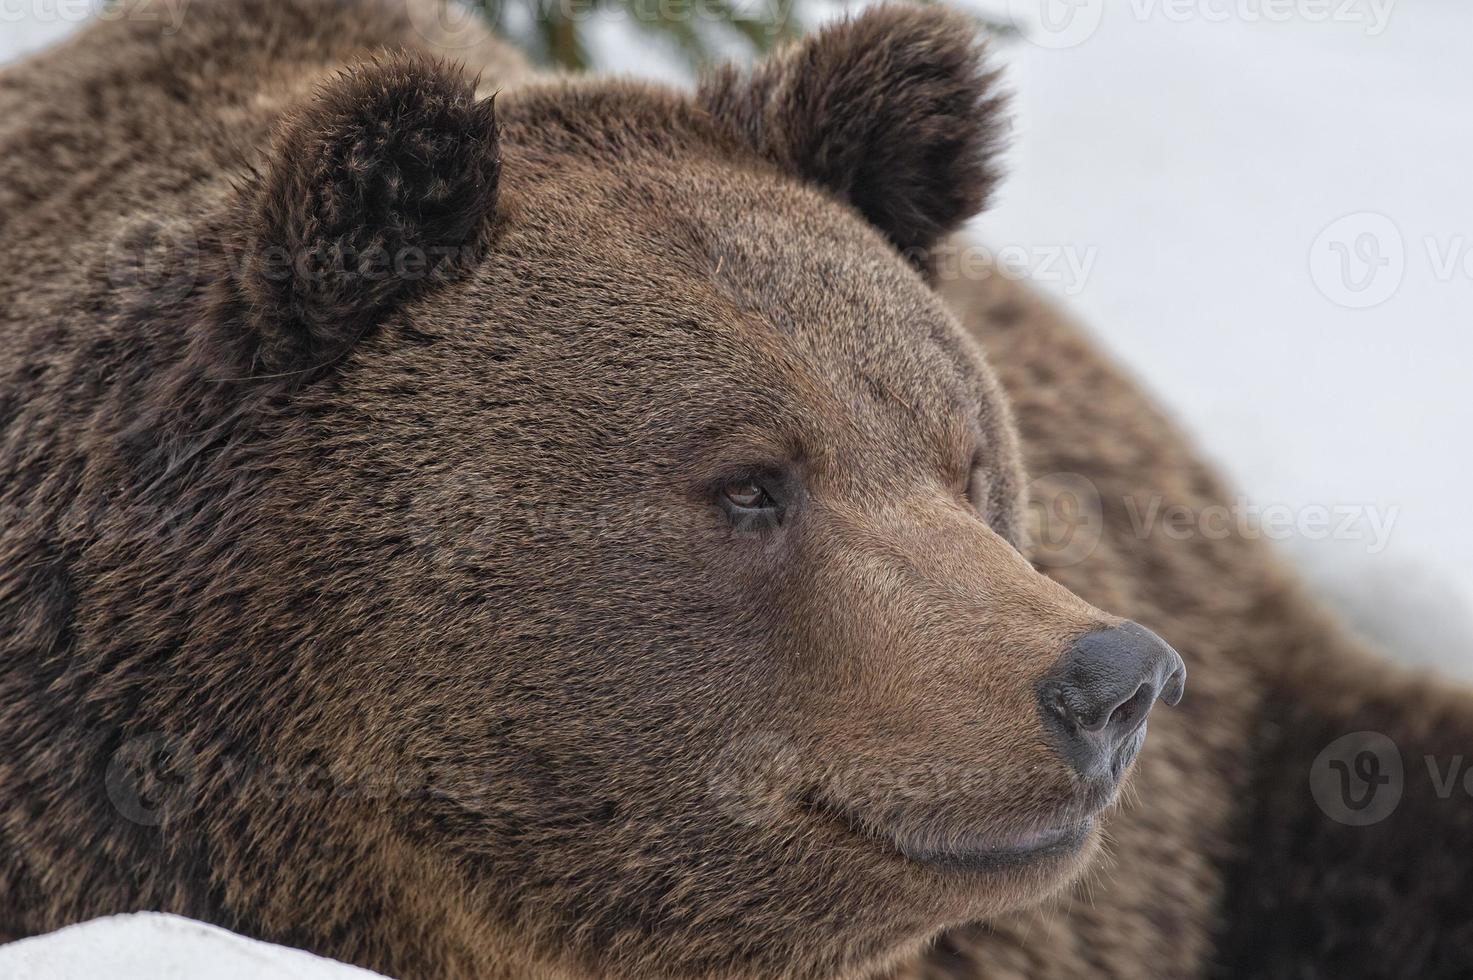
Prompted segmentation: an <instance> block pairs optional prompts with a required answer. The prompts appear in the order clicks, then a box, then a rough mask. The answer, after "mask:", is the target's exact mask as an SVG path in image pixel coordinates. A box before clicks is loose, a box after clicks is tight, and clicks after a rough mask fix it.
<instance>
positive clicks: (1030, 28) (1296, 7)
mask: <svg viewBox="0 0 1473 980" xmlns="http://www.w3.org/2000/svg"><path fill="white" fill-rule="evenodd" d="M1395 3H1396V0H1130V2H1129V6H1128V9H1120V10H1117V11H1116V12H1117V13H1118V14H1119V15H1122V16H1128V17H1129V18H1130V19H1131V20H1133V21H1136V22H1137V23H1145V22H1147V21H1155V20H1159V21H1165V22H1167V23H1171V24H1186V23H1191V22H1199V23H1207V24H1222V23H1227V22H1229V21H1233V22H1237V23H1243V24H1287V23H1291V22H1296V21H1297V22H1301V23H1306V24H1353V25H1357V26H1360V27H1362V28H1364V30H1365V33H1366V35H1367V36H1368V37H1376V36H1378V35H1380V34H1381V33H1383V32H1384V31H1385V30H1386V26H1387V24H1388V23H1389V22H1390V19H1391V9H1392V7H1393V6H1394V5H1395ZM1106 6H1107V0H1008V18H1009V20H1010V21H1011V23H1012V26H1013V27H1014V28H1015V29H1016V30H1017V31H1018V33H1020V34H1022V35H1023V36H1024V37H1026V38H1027V39H1028V40H1030V41H1032V42H1033V43H1034V44H1037V45H1038V46H1040V47H1044V48H1072V47H1074V46H1076V45H1079V44H1083V43H1084V42H1085V41H1088V40H1089V39H1090V38H1091V37H1093V36H1094V35H1095V32H1096V31H1098V30H1099V28H1100V24H1101V23H1103V21H1104V18H1105V8H1106Z"/></svg>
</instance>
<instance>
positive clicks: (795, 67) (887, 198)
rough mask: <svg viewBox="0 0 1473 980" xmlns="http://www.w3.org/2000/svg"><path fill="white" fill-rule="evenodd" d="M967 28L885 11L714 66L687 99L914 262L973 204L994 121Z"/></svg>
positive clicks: (990, 171) (996, 139) (986, 75)
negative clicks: (745, 60)
mask: <svg viewBox="0 0 1473 980" xmlns="http://www.w3.org/2000/svg"><path fill="white" fill-rule="evenodd" d="M995 82H996V75H995V74H994V73H992V72H989V71H988V70H987V69H986V67H985V64H984V61H983V57H982V47H981V44H980V43H979V42H978V41H977V32H976V26H975V24H974V23H973V22H972V21H971V20H970V19H969V18H967V17H966V16H965V15H962V14H959V13H955V12H951V11H947V10H944V9H942V8H940V7H904V6H882V7H877V8H873V9H871V10H869V11H867V12H865V13H863V14H861V15H860V16H858V17H856V18H854V19H852V20H849V21H845V22H843V23H840V24H837V25H835V26H833V27H829V28H827V29H825V30H822V31H820V32H819V33H818V34H816V35H814V36H811V37H809V38H806V39H804V40H803V41H801V42H799V43H798V44H797V45H796V46H794V47H791V48H789V49H787V50H786V51H783V52H781V53H779V54H777V55H775V56H773V57H772V58H770V59H768V60H767V61H766V62H764V63H762V64H760V65H758V66H757V68H756V69H755V70H753V71H752V72H751V73H750V74H746V75H744V74H743V73H741V72H739V71H737V70H736V69H733V68H731V67H726V68H723V69H721V70H719V71H717V72H716V73H715V74H714V75H712V76H711V77H709V78H707V79H706V80H705V81H704V82H703V83H702V85H701V87H700V90H699V94H698V99H699V100H700V102H701V104H702V105H703V106H704V107H705V108H706V109H707V111H708V112H709V113H710V114H711V116H712V117H713V119H714V120H715V122H716V123H717V125H718V126H720V127H722V128H724V129H725V130H727V131H728V132H730V133H732V134H733V135H735V136H736V137H737V138H738V139H740V140H742V141H744V142H746V143H747V144H749V145H751V146H752V147H753V148H754V149H755V150H757V152H758V153H760V154H762V155H763V156H765V157H767V158H769V159H771V160H773V161H774V162H776V163H778V164H779V165H781V166H783V167H784V168H786V169H788V170H790V171H793V172H795V173H796V174H798V175H799V176H801V177H803V178H804V179H806V180H809V181H811V182H813V183H815V184H818V185H821V186H823V187H825V188H827V189H828V190H829V191H831V192H833V193H834V194H836V195H838V196H839V197H840V198H842V199H844V200H846V201H848V202H849V203H850V204H852V205H853V206H854V207H855V208H856V209H858V210H859V212H860V213H861V214H863V215H864V216H865V218H867V219H868V220H869V221H870V222H871V223H872V224H874V225H875V226H876V227H878V228H879V229H880V230H881V231H883V232H885V233H886V234H887V235H888V236H889V237H890V240H891V241H892V242H894V243H895V246H896V247H897V248H899V249H900V250H901V251H902V252H904V253H906V254H907V255H908V256H910V257H911V258H912V260H913V261H915V262H916V263H917V264H918V265H921V266H923V267H924V266H925V265H926V264H927V263H926V259H925V255H924V252H925V250H926V249H929V248H930V247H931V246H933V245H935V244H936V243H937V242H938V241H939V240H940V239H941V238H942V237H943V236H945V235H946V234H947V233H949V232H951V231H953V230H954V229H955V228H956V227H957V226H958V225H960V224H961V223H962V222H963V221H965V220H966V219H967V218H970V217H971V216H972V215H974V214H976V213H977V212H978V211H980V210H982V207H983V206H984V205H985V204H986V202H987V199H988V196H989V195H990V193H991V191H992V188H993V186H994V184H995V183H996V182H997V178H998V174H997V169H996V164H995V162H994V156H995V150H996V149H997V147H998V144H999V143H1000V142H1001V136H1002V133H1003V130H1004V128H1005V124H1004V121H1003V99H1002V98H1001V97H1000V96H999V95H997V94H996V93H995V92H994V91H993V90H994V87H995Z"/></svg>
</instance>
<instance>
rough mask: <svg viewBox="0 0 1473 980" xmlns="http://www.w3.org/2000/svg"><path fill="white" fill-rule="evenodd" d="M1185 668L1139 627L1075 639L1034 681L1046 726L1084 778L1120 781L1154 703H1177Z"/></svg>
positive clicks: (1168, 649) (1183, 685)
mask: <svg viewBox="0 0 1473 980" xmlns="http://www.w3.org/2000/svg"><path fill="white" fill-rule="evenodd" d="M1186 679H1187V668H1186V665H1185V664H1183V663H1182V661H1181V657H1180V656H1178V655H1177V652H1176V651H1175V650H1173V649H1171V647H1170V646H1168V645H1167V643H1166V641H1165V640H1163V639H1161V637H1159V636H1157V635H1156V634H1155V633H1152V632H1151V631H1150V630H1148V629H1146V628H1145V627H1144V626H1141V625H1140V624H1138V623H1125V624H1123V625H1121V626H1117V627H1115V628H1114V629H1107V630H1096V631H1095V632H1093V633H1087V634H1085V635H1084V636H1082V637H1080V638H1079V640H1078V641H1076V642H1075V644H1074V646H1073V647H1071V648H1070V650H1069V652H1068V653H1066V654H1064V656H1063V657H1062V658H1060V660H1059V663H1058V665H1057V666H1056V667H1055V668H1054V670H1053V671H1052V673H1050V674H1049V676H1048V677H1046V678H1044V679H1043V680H1042V681H1040V682H1039V685H1038V703H1039V709H1040V711H1041V712H1042V715H1043V721H1044V726H1045V728H1047V729H1048V730H1049V731H1050V732H1051V733H1052V734H1053V736H1054V739H1055V742H1056V744H1057V745H1058V747H1059V750H1060V751H1061V752H1062V753H1063V754H1064V758H1066V759H1067V760H1068V761H1069V764H1070V765H1072V766H1073V767H1074V768H1075V769H1076V770H1078V772H1079V773H1080V775H1082V776H1110V777H1112V778H1118V777H1119V776H1120V774H1121V773H1122V772H1124V770H1125V767H1126V766H1128V765H1129V764H1130V762H1131V760H1133V759H1134V758H1135V755H1136V753H1137V752H1139V751H1140V747H1141V743H1142V741H1143V740H1144V739H1145V732H1146V715H1147V714H1149V713H1150V711H1151V706H1152V705H1154V704H1155V703H1156V699H1157V698H1162V699H1163V700H1165V701H1166V703H1167V704H1173V705H1174V704H1176V703H1177V702H1179V701H1180V700H1181V696H1182V692H1183V691H1184V690H1185V688H1186Z"/></svg>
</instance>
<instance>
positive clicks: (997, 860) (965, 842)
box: [802, 794, 1095, 872]
mask: <svg viewBox="0 0 1473 980" xmlns="http://www.w3.org/2000/svg"><path fill="white" fill-rule="evenodd" d="M802 803H803V807H804V809H806V810H807V811H809V812H810V813H812V814H814V815H816V816H819V817H821V818H823V819H824V820H826V821H827V822H828V823H830V824H831V825H837V826H839V827H842V828H843V830H844V831H846V832H847V833H848V834H849V835H851V836H856V837H860V838H863V839H865V840H867V841H869V842H871V843H872V844H875V845H878V846H879V847H881V848H883V849H884V850H885V851H887V852H889V853H890V854H891V855H893V856H897V857H900V858H903V859H904V860H906V861H908V862H910V863H912V864H919V865H924V866H926V867H929V868H936V869H941V870H949V871H971V872H997V871H1006V870H1009V869H1013V868H1018V867H1020V866H1024V865H1029V864H1035V863H1038V862H1044V861H1048V860H1050V859H1060V858H1067V857H1072V856H1074V855H1076V854H1078V853H1079V852H1080V851H1082V850H1083V849H1084V847H1085V845H1086V844H1087V843H1088V842H1089V839H1090V834H1091V833H1093V832H1094V828H1095V818H1094V816H1093V815H1091V816H1086V817H1083V818H1079V819H1065V820H1061V821H1060V822H1059V823H1057V824H1054V825H1049V826H1045V827H1041V828H1037V829H1030V830H1019V831H1012V832H1007V833H1002V834H982V833H977V832H974V831H968V830H955V829H945V830H942V829H933V828H910V827H905V826H902V825H898V824H888V823H885V822H880V821H876V820H874V819H869V818H866V817H864V816H862V815H861V814H860V813H859V812H858V811H856V810H854V809H852V808H849V807H846V806H844V805H843V804H840V803H837V802H836V801H834V800H832V799H829V798H826V797H823V796H820V795H818V794H809V795H807V796H805V797H804V799H803V801H802Z"/></svg>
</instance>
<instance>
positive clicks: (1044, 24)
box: [1008, 0, 1105, 48]
mask: <svg viewBox="0 0 1473 980" xmlns="http://www.w3.org/2000/svg"><path fill="white" fill-rule="evenodd" d="M1104 14H1105V0H1008V19H1009V20H1011V21H1012V24H1013V26H1014V27H1015V28H1017V30H1018V33H1020V34H1022V35H1023V36H1024V37H1026V38H1027V39H1028V40H1030V41H1032V42H1033V43H1034V44H1036V45H1038V46H1039V47H1041V48H1072V47H1074V46H1075V45H1076V44H1083V43H1084V42H1085V41H1087V40H1089V39H1090V38H1091V37H1093V36H1094V32H1095V31H1097V30H1099V27H1100V20H1101V18H1102V17H1104Z"/></svg>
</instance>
